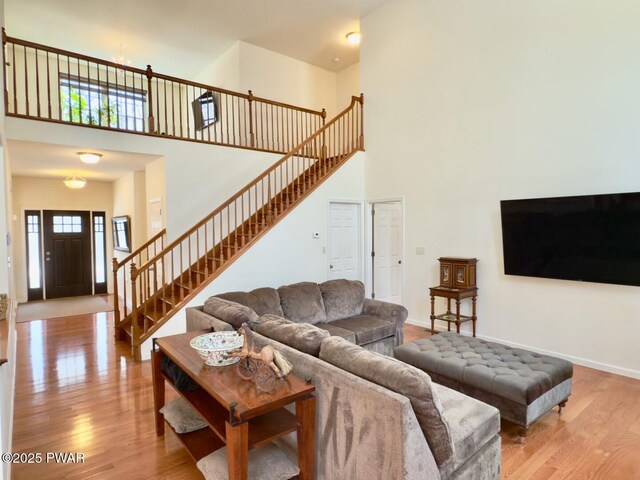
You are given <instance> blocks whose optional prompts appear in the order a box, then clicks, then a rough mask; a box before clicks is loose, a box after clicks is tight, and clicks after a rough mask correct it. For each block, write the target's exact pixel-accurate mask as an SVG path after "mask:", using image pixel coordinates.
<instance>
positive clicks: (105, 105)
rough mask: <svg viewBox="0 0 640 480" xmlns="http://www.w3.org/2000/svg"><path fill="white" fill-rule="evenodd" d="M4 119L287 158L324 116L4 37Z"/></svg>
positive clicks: (250, 93) (317, 112) (3, 35)
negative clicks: (49, 123)
mask: <svg viewBox="0 0 640 480" xmlns="http://www.w3.org/2000/svg"><path fill="white" fill-rule="evenodd" d="M2 38H3V46H4V49H3V51H4V65H5V67H4V69H3V75H4V85H5V91H4V103H5V111H6V114H7V115H8V116H12V117H19V118H29V119H34V120H43V121H47V122H55V123H66V124H74V125H81V126H85V127H92V128H101V129H109V130H116V131H120V132H127V133H135V134H141V135H154V136H160V137H163V138H173V139H178V140H189V141H192V142H201V143H210V144H214V145H225V146H232V147H238V148H249V149H252V150H260V151H266V152H274V153H280V154H285V153H286V152H288V151H290V150H291V149H293V148H294V147H295V146H296V145H298V144H299V143H300V142H302V141H303V140H304V139H305V138H307V137H308V136H309V135H311V134H312V133H313V132H315V131H316V130H318V129H319V128H320V127H321V126H322V125H323V124H324V121H325V118H326V113H325V111H324V109H323V110H322V111H316V110H311V109H307V108H301V107H297V106H295V105H289V104H286V103H281V102H275V101H272V100H267V99H265V98H260V97H256V96H254V95H253V93H252V92H251V91H249V92H248V93H239V92H233V91H230V90H225V89H222V88H217V87H214V86H211V85H206V84H202V83H197V82H191V81H189V80H184V79H181V78H177V77H172V76H169V75H164V74H161V73H157V72H154V71H153V69H152V68H151V66H150V65H148V66H147V68H146V69H141V68H135V67H131V66H129V65H127V64H125V63H124V61H122V59H121V60H119V62H120V63H118V62H116V61H115V60H114V61H106V60H101V59H99V58H94V57H90V56H87V55H82V54H79V53H74V52H70V51H67V50H62V49H59V48H54V47H49V46H46V45H41V44H38V43H34V42H29V41H26V40H20V39H17V38H13V37H8V36H7V35H6V33H5V32H4V29H3V31H2Z"/></svg>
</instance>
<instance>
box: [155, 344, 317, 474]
mask: <svg viewBox="0 0 640 480" xmlns="http://www.w3.org/2000/svg"><path fill="white" fill-rule="evenodd" d="M203 333H206V332H187V333H184V334H180V335H173V336H170V337H162V338H158V339H154V340H153V345H154V347H153V350H152V352H151V361H152V369H153V399H154V409H155V416H156V417H155V418H156V434H157V435H158V436H161V435H164V428H165V422H164V417H163V415H162V414H161V413H160V409H161V408H162V407H163V406H164V403H165V388H164V383H165V382H167V383H169V384H170V385H171V386H173V387H174V389H176V388H175V385H174V384H173V380H172V379H171V378H170V377H168V376H167V375H166V374H165V373H164V372H163V371H162V370H161V368H160V360H161V359H162V357H164V356H167V357H169V358H170V359H171V360H172V361H173V362H174V363H175V364H176V365H178V366H179V367H180V368H181V369H182V370H183V371H184V372H185V373H186V374H187V375H189V376H190V377H191V378H192V379H193V380H194V381H195V382H196V383H197V384H198V385H199V386H200V387H201V388H200V389H198V390H196V391H193V392H180V391H179V390H177V389H176V391H177V392H178V393H179V394H180V395H182V397H184V398H185V399H186V400H187V401H188V402H189V403H190V404H191V405H192V406H193V407H194V408H195V409H196V410H197V411H198V413H199V414H200V415H201V416H202V417H203V418H204V419H205V420H206V422H207V423H208V424H209V428H203V429H200V430H196V431H195V432H190V433H184V434H179V433H176V432H175V431H173V432H174V433H175V435H176V436H177V437H178V438H179V439H180V440H181V441H182V443H183V445H184V446H185V448H186V449H187V450H188V452H189V454H190V455H191V456H192V458H193V459H194V460H195V461H196V462H197V461H198V460H200V459H201V458H203V457H205V456H206V455H208V454H210V453H211V452H213V451H215V450H217V449H219V448H221V447H223V446H224V445H226V446H227V462H228V465H229V478H230V479H233V480H236V479H237V480H246V479H247V475H248V451H249V450H250V449H252V448H254V447H259V446H261V445H264V444H266V443H268V442H270V441H272V440H274V439H276V438H279V437H282V436H283V435H287V434H289V433H292V432H297V439H298V466H299V467H300V476H299V478H300V479H302V480H307V479H309V480H311V479H313V478H314V475H315V468H314V466H315V464H314V461H315V459H314V452H315V417H316V415H315V412H316V403H315V397H314V396H313V391H314V390H315V387H314V386H313V385H311V383H309V382H306V381H304V380H303V379H301V378H299V377H297V376H295V375H293V374H291V375H289V376H288V377H287V379H286V380H285V381H283V382H280V381H279V382H278V383H277V384H276V387H275V388H274V389H273V391H272V392H269V393H265V392H261V391H259V390H257V389H256V387H255V384H254V383H253V382H251V381H248V380H242V379H241V378H240V377H239V376H238V375H237V374H236V372H235V365H229V366H226V367H210V366H207V365H205V363H204V360H202V358H200V356H199V355H198V353H197V352H196V351H195V350H194V349H193V348H191V347H190V346H189V342H190V341H191V339H192V338H194V337H196V336H198V335H202V334H203ZM294 402H295V405H296V413H295V414H293V413H291V412H289V410H287V409H286V408H284V407H285V406H286V405H288V404H290V403H294ZM169 428H170V429H171V430H173V429H172V427H171V426H170V425H169Z"/></svg>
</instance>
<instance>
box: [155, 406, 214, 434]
mask: <svg viewBox="0 0 640 480" xmlns="http://www.w3.org/2000/svg"><path fill="white" fill-rule="evenodd" d="M160 413H161V414H162V415H164V419H165V420H166V421H167V422H168V423H169V425H171V426H172V427H173V429H174V430H175V431H176V433H189V432H193V431H195V430H200V429H201V428H204V427H206V426H207V422H206V421H205V420H204V418H202V417H201V416H200V414H198V412H196V410H195V409H194V408H193V407H192V406H191V405H190V404H189V402H187V401H186V400H185V399H184V398H182V397H180V398H176V399H175V400H173V401H171V402H169V403H167V404H166V405H165V406H164V407H162V408H161V409H160Z"/></svg>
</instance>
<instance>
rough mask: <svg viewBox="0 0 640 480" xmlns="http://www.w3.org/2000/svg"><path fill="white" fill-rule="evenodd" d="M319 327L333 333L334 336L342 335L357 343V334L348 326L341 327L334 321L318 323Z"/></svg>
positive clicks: (330, 333)
mask: <svg viewBox="0 0 640 480" xmlns="http://www.w3.org/2000/svg"><path fill="white" fill-rule="evenodd" d="M317 327H318V328H321V329H322V330H326V331H327V332H329V335H333V336H334V337H341V338H344V339H345V340H347V341H348V342H351V343H356V334H355V333H353V332H352V331H351V330H347V329H346V328H341V327H339V326H337V325H334V324H333V323H318V324H317Z"/></svg>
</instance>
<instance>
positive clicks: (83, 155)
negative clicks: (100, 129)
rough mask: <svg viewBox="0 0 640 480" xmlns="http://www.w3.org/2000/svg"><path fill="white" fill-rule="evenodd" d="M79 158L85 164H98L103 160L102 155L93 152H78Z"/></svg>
mask: <svg viewBox="0 0 640 480" xmlns="http://www.w3.org/2000/svg"><path fill="white" fill-rule="evenodd" d="M78 156H79V157H80V160H82V161H83V162H84V163H98V162H99V161H100V159H101V158H102V154H100V153H91V152H78Z"/></svg>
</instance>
